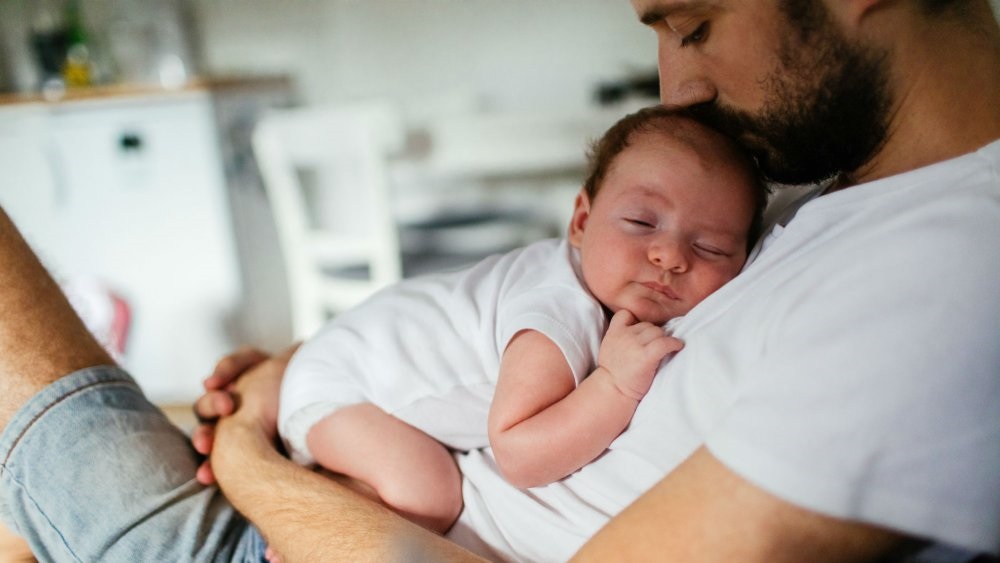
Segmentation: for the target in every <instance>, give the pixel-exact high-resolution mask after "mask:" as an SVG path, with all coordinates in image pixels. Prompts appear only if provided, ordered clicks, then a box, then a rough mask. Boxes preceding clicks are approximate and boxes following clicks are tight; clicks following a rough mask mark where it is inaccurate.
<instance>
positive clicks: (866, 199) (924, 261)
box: [453, 141, 1000, 561]
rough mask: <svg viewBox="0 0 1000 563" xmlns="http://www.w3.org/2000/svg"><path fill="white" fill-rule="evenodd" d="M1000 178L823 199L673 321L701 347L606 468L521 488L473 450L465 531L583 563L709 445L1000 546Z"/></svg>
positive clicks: (895, 519) (980, 156) (832, 499)
mask: <svg viewBox="0 0 1000 563" xmlns="http://www.w3.org/2000/svg"><path fill="white" fill-rule="evenodd" d="M998 168H1000V141H997V142H994V143H992V144H990V145H988V146H987V147H984V148H983V149H981V150H979V151H977V152H975V153H972V154H968V155H965V156H963V157H960V158H956V159H953V160H949V161H945V162H941V163H937V164H934V165H931V166H928V167H925V168H922V169H919V170H915V171H912V172H909V173H906V174H901V175H898V176H894V177H891V178H886V179H883V180H878V181H875V182H871V183H868V184H864V185H859V186H855V187H852V188H849V189H846V190H842V191H839V192H835V193H832V194H829V195H825V196H822V197H818V198H814V199H811V200H809V201H807V202H806V203H805V204H804V205H802V207H801V208H800V209H799V210H798V213H797V214H796V215H795V217H794V219H793V220H791V221H790V222H789V223H788V224H787V225H786V226H785V227H784V228H782V227H777V228H776V229H775V230H774V231H772V233H771V235H769V236H768V237H767V238H766V240H765V248H764V249H763V251H762V252H761V253H760V254H759V256H758V257H757V258H756V260H755V261H754V262H753V263H751V264H750V265H749V266H748V267H746V268H745V271H744V272H743V273H742V274H741V275H740V276H738V277H737V278H736V279H735V280H733V281H732V282H730V283H729V284H727V285H726V286H724V287H723V288H722V289H720V290H719V291H717V292H716V293H714V294H713V295H711V296H709V297H708V299H706V300H705V301H703V302H702V303H701V304H700V305H698V306H697V307H695V308H694V309H693V310H692V311H691V312H690V313H689V314H688V315H687V316H686V317H685V318H684V319H682V320H680V322H678V323H677V324H676V326H675V327H673V329H674V330H673V331H674V334H675V335H677V336H678V337H680V338H681V339H683V340H685V342H686V346H685V348H684V350H682V351H681V352H680V353H678V354H677V355H676V356H675V357H674V358H673V359H672V360H671V361H670V362H668V363H667V364H665V365H664V367H663V368H661V370H660V372H659V373H658V375H657V377H656V379H655V380H654V382H653V386H652V388H651V389H650V391H649V393H648V394H647V395H646V397H645V398H644V399H643V401H642V402H641V403H640V405H639V408H638V410H637V411H636V413H635V416H634V417H633V419H632V422H631V424H630V425H629V428H628V430H627V431H626V432H624V433H623V434H622V435H621V436H620V437H619V438H618V439H617V440H615V442H614V443H612V444H611V447H610V448H609V450H608V451H607V452H605V454H604V455H603V456H602V457H600V458H598V459H597V460H596V461H594V462H593V463H591V464H590V465H587V466H586V467H584V468H582V469H581V470H580V471H578V472H577V473H574V474H573V475H571V476H569V477H567V478H565V479H563V480H562V481H559V482H557V483H553V484H551V485H548V486H546V487H540V488H536V489H529V490H527V491H518V490H516V489H514V488H513V487H510V486H509V485H507V484H506V483H505V482H504V481H503V479H502V478H500V477H499V475H498V473H497V470H496V467H495V465H494V464H493V461H492V458H491V453H490V452H489V450H483V451H475V452H470V453H469V454H467V455H463V456H460V457H459V463H460V467H461V469H462V471H463V473H464V474H465V477H466V482H465V485H464V494H465V502H466V509H465V512H464V513H463V515H462V516H461V519H460V526H458V527H457V528H456V531H455V532H454V534H453V537H455V538H456V539H458V540H459V541H460V542H461V543H465V544H466V545H470V546H472V547H474V548H478V549H480V550H481V551H483V552H484V553H487V554H488V555H490V556H492V557H495V558H509V559H517V560H528V561H564V560H566V559H568V558H569V557H570V556H571V555H572V554H573V553H574V552H575V551H576V550H577V549H578V548H579V547H580V546H581V545H582V544H583V543H584V542H585V541H586V540H587V538H589V537H590V536H592V535H593V534H594V533H595V532H596V531H597V530H598V528H600V527H601V526H602V525H603V524H605V523H606V522H607V520H608V519H609V518H610V517H611V516H613V515H614V514H616V513H617V512H619V511H620V510H621V509H623V508H624V507H625V506H627V505H628V504H630V503H631V502H632V501H633V500H635V498H636V497H638V496H639V495H640V494H642V493H643V492H644V491H645V490H647V489H648V488H649V487H651V486H652V485H654V484H655V483H656V482H658V481H659V480H660V479H661V478H662V477H663V476H664V475H665V474H667V473H669V472H670V471H671V470H673V469H674V468H675V467H676V466H677V465H678V464H679V463H680V462H682V461H683V460H684V459H685V458H686V457H687V456H689V455H690V454H691V453H692V452H693V451H694V450H695V449H697V448H698V447H699V446H700V445H702V444H707V447H708V448H709V450H710V451H711V452H712V454H713V455H714V456H716V457H717V458H718V459H719V460H721V461H722V463H724V464H725V465H726V466H727V467H729V468H730V469H731V470H733V471H735V472H736V473H738V474H740V475H741V476H743V477H744V478H746V479H748V480H749V481H750V482H752V483H754V484H756V485H757V486H760V487H761V488H763V489H764V490H767V491H770V492H771V493H773V494H775V495H777V496H778V497H780V498H783V499H785V500H787V501H789V502H792V503H794V504H796V505H800V506H803V507H806V508H809V509H812V510H816V511H819V512H821V513H824V514H828V515H832V516H835V517H841V518H848V519H852V520H859V521H863V522H868V523H874V524H878V525H882V526H886V527H889V528H894V529H897V530H900V531H903V532H905V533H907V534H910V535H914V536H921V537H927V538H932V539H934V540H936V541H940V542H944V543H950V544H955V545H959V546H964V547H966V548H969V549H973V550H984V551H989V550H992V551H997V550H1000V248H998V247H1000V172H998ZM469 530H473V531H474V532H475V533H476V534H477V535H478V538H470V537H468V536H469ZM479 541H481V542H482V543H481V544H479V545H477V542H479ZM490 550H492V552H490Z"/></svg>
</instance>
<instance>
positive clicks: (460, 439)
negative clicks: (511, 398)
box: [278, 239, 607, 464]
mask: <svg viewBox="0 0 1000 563" xmlns="http://www.w3.org/2000/svg"><path fill="white" fill-rule="evenodd" d="M606 328H607V320H606V318H605V315H604V311H603V308H602V307H601V304H600V303H599V302H598V301H597V300H596V299H595V298H594V297H593V296H592V295H591V294H590V293H589V292H588V291H587V290H586V289H585V288H584V286H583V283H582V278H581V276H580V268H579V252H578V251H577V250H576V249H574V248H572V247H571V246H570V245H569V244H568V243H567V242H566V241H565V240H555V239H552V240H545V241H541V242H537V243H534V244H531V245H529V246H527V247H524V248H521V249H518V250H514V251H512V252H509V253H507V254H503V255H496V256H491V257H489V258H487V259H485V260H483V261H481V262H479V263H478V264H476V265H474V266H472V267H470V268H468V269H465V270H461V271H458V272H452V273H446V274H435V275H429V276H423V277H419V278H413V279H409V280H404V281H403V282H401V283H399V284H396V285H394V286H392V287H389V288H387V289H385V290H383V291H381V292H379V293H377V294H375V295H374V296H372V297H371V298H370V299H368V300H367V301H365V302H364V303H362V304H361V305H359V306H358V307H355V308H354V309H352V310H350V311H347V312H345V313H343V314H341V315H338V316H337V317H335V318H334V319H332V320H331V321H330V322H329V323H328V324H327V325H326V326H325V327H324V328H323V329H321V330H320V331H319V332H318V333H317V334H316V335H315V336H313V337H312V338H311V339H309V340H308V341H307V342H306V343H305V344H303V345H302V347H301V348H300V349H299V350H298V352H296V354H295V355H294V357H293V358H292V360H291V362H290V364H289V366H288V369H287V370H286V372H285V379H284V382H283V384H282V387H281V402H280V407H279V417H278V430H279V432H280V434H281V436H282V439H283V440H284V441H285V446H286V448H287V449H288V451H289V453H290V454H291V456H292V459H294V460H295V461H296V462H298V463H302V464H309V463H313V462H314V459H313V456H312V455H310V454H309V451H308V448H307V447H306V434H307V433H308V431H309V429H310V428H311V427H312V426H313V425H314V424H316V423H317V422H319V420H320V419H322V418H324V417H326V416H327V415H329V414H330V413H332V412H333V411H335V410H336V409H338V408H342V407H344V406H348V405H353V404H358V403H365V402H370V403H374V404H375V405H377V406H379V407H380V408H382V409H383V410H385V411H386V412H388V413H390V414H393V415H394V416H396V417H398V418H400V419H401V420H403V421H405V422H407V423H409V424H411V425H413V426H415V427H417V428H419V429H421V430H423V431H424V432H426V433H427V434H429V435H430V436H432V437H433V438H435V439H436V440H438V441H440V442H442V443H444V444H446V445H448V446H450V447H453V448H457V449H471V448H479V447H485V446H487V445H488V438H487V433H486V419H487V415H488V413H489V406H490V402H491V401H492V399H493V391H494V388H495V386H496V381H497V377H498V375H499V371H500V357H501V355H502V354H503V351H504V349H505V348H506V347H507V343H508V342H509V341H510V339H511V338H512V337H513V336H514V335H515V334H517V333H518V332H520V331H522V330H525V329H531V330H537V331H539V332H541V333H542V334H544V335H546V336H547V337H548V338H549V339H551V340H552V341H553V342H554V343H555V344H556V345H557V346H558V347H559V349H560V350H562V353H563V355H564V356H565V357H566V360H567V362H569V365H570V367H571V368H572V370H573V376H574V378H575V379H576V383H577V384H579V383H580V381H581V380H582V379H583V378H584V377H586V376H587V374H589V373H590V371H591V370H592V369H593V367H594V366H595V365H596V362H597V352H598V349H599V347H600V343H601V338H602V337H603V335H604V332H605V330H606Z"/></svg>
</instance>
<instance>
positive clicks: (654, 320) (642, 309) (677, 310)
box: [622, 304, 689, 325]
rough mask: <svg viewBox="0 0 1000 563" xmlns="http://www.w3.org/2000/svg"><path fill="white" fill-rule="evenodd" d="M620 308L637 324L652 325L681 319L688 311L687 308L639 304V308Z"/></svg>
mask: <svg viewBox="0 0 1000 563" xmlns="http://www.w3.org/2000/svg"><path fill="white" fill-rule="evenodd" d="M622 308H623V309H628V310H629V312H630V313H632V315H633V316H634V317H635V318H636V319H637V321H638V322H646V323H650V324H654V325H664V324H667V321H669V320H670V319H674V318H676V317H683V316H684V315H686V314H687V312H688V310H689V308H688V307H663V306H662V305H660V304H655V305H654V304H640V305H639V306H633V307H622Z"/></svg>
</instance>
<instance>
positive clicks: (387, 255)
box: [253, 101, 404, 338]
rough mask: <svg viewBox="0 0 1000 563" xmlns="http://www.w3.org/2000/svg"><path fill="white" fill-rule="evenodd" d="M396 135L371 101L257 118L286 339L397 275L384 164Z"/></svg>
mask: <svg viewBox="0 0 1000 563" xmlns="http://www.w3.org/2000/svg"><path fill="white" fill-rule="evenodd" d="M403 133H404V132H403V127H402V122H401V119H400V117H399V116H398V114H397V112H396V111H395V110H394V108H393V107H392V106H391V105H389V104H387V103H382V102H374V101H373V102H366V103H358V104H353V105H336V106H318V107H305V108H293V109H283V110H275V111H273V112H271V113H269V114H267V115H265V116H264V118H263V119H262V120H261V121H260V123H259V124H258V125H257V128H256V129H255V131H254V136H253V147H254V154H255V157H256V159H257V162H258V166H259V167H260V171H261V176H262V178H263V180H264V186H265V189H266V191H267V195H268V198H269V200H270V204H271V207H272V211H273V214H274V220H275V224H276V228H277V233H278V238H279V243H280V246H281V250H282V254H283V256H284V261H285V269H286V275H287V279H288V285H289V291H290V298H291V307H292V325H293V330H294V332H295V337H296V338H305V337H308V336H309V335H311V334H312V333H313V332H315V331H316V330H317V329H318V328H319V327H320V326H322V324H323V322H324V321H325V320H326V318H327V316H328V315H330V314H336V313H337V312H340V311H343V310H345V309H347V308H350V307H352V306H354V305H355V304H357V303H358V302H360V301H361V300H363V299H365V298H366V297H367V296H369V295H370V294H372V293H373V292H375V291H377V290H378V289H381V288H382V287H385V286H386V285H389V284H392V283H394V282H396V281H398V280H399V279H400V278H401V277H402V266H401V257H400V250H399V236H398V233H397V230H396V229H397V227H396V222H395V220H394V216H393V213H392V210H391V200H390V194H389V190H390V186H389V181H388V170H387V167H388V161H389V157H390V155H391V154H393V153H395V152H397V151H399V150H400V149H401V147H402V144H403V138H404V135H403Z"/></svg>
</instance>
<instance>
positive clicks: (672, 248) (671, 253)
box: [649, 240, 690, 274]
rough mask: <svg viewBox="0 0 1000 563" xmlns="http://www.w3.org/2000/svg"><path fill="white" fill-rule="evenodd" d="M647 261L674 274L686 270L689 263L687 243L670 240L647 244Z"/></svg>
mask: <svg viewBox="0 0 1000 563" xmlns="http://www.w3.org/2000/svg"><path fill="white" fill-rule="evenodd" d="M649 261H650V262H652V263H653V265H655V266H657V267H658V268H661V269H663V270H669V271H671V272H673V273H675V274H679V273H683V272H686V271H687V269H688V266H689V265H690V260H689V256H688V249H687V245H684V244H682V243H680V242H678V241H672V240H670V241H667V240H659V241H655V242H653V243H652V244H650V245H649Z"/></svg>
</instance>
